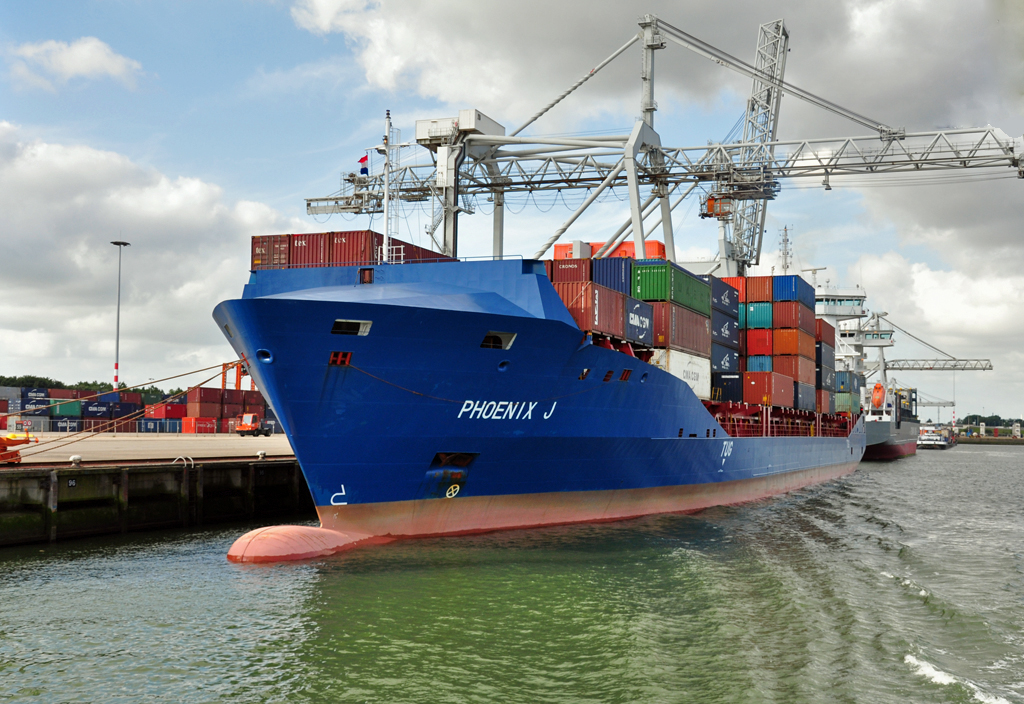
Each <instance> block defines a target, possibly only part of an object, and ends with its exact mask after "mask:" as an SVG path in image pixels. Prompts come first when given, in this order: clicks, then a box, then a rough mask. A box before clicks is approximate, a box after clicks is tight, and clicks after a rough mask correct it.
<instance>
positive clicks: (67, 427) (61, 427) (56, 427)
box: [50, 418, 82, 433]
mask: <svg viewBox="0 0 1024 704" xmlns="http://www.w3.org/2000/svg"><path fill="white" fill-rule="evenodd" d="M50 426H51V429H52V430H53V431H54V432H55V433H77V432H80V431H81V430H82V421H81V419H79V418H55V419H54V420H52V421H50Z"/></svg>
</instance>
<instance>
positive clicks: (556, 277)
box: [551, 259, 593, 283]
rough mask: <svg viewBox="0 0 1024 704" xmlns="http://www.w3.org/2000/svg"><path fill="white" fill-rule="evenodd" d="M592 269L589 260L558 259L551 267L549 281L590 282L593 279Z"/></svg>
mask: <svg viewBox="0 0 1024 704" xmlns="http://www.w3.org/2000/svg"><path fill="white" fill-rule="evenodd" d="M592 268H593V262H592V261H591V260H590V259H559V260H557V261H556V262H555V263H554V266H553V267H552V271H551V281H552V282H555V283H562V282H564V281H590V280H592V279H593V275H592Z"/></svg>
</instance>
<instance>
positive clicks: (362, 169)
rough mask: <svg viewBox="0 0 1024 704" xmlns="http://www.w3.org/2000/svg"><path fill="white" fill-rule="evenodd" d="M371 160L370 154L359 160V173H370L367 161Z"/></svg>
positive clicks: (364, 174)
mask: <svg viewBox="0 0 1024 704" xmlns="http://www.w3.org/2000/svg"><path fill="white" fill-rule="evenodd" d="M369 160H370V157H369V155H366V154H364V155H363V158H362V159H360V160H359V173H360V174H361V175H363V176H368V175H369V174H370V169H369V168H368V167H367V165H366V164H367V162H368V161H369Z"/></svg>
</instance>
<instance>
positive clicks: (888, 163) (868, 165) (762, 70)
mask: <svg viewBox="0 0 1024 704" xmlns="http://www.w3.org/2000/svg"><path fill="white" fill-rule="evenodd" d="M639 24H640V27H641V32H640V33H639V34H637V35H634V37H632V38H631V39H630V40H629V41H627V42H626V44H624V45H623V46H622V47H620V48H619V49H618V50H617V51H615V52H614V53H613V54H612V55H611V56H610V57H608V58H607V59H606V60H605V61H604V62H602V63H601V64H599V65H598V66H597V67H596V68H595V69H593V70H592V71H591V73H590V74H587V76H584V77H583V78H582V79H580V80H578V81H577V82H576V83H575V84H574V85H573V86H572V87H571V88H570V89H569V90H568V91H566V92H564V93H563V94H562V95H561V96H559V97H558V98H557V99H556V100H555V101H554V102H552V103H550V104H549V105H547V106H546V107H545V108H543V109H542V110H541V111H540V112H538V113H537V114H536V115H535V116H534V117H533V118H531V120H530V121H528V122H527V123H526V124H524V125H523V126H522V127H520V128H519V129H517V130H516V131H515V132H513V133H512V134H511V135H506V134H505V130H504V127H501V125H498V124H497V123H496V122H494V121H493V120H490V118H487V117H486V116H483V115H482V114H481V113H479V112H477V111H473V110H464V111H461V112H460V118H446V119H444V120H433V121H421V122H425V123H427V122H429V123H430V125H431V126H432V127H431V131H430V132H429V134H427V133H425V134H424V137H423V139H421V138H420V122H418V123H417V142H418V143H420V144H422V145H423V146H425V147H427V148H428V149H430V150H431V151H432V152H433V155H432V156H431V159H430V161H429V162H425V163H421V164H407V165H401V166H398V165H397V164H396V165H394V167H393V168H390V173H389V176H388V178H387V184H388V186H389V188H388V190H389V191H390V193H391V195H390V199H389V200H390V201H391V202H393V201H394V200H396V199H397V200H402V201H406V202H423V201H428V200H431V199H433V198H437V199H438V200H439V201H440V202H441V208H440V210H439V211H438V212H437V213H436V214H435V216H434V223H433V227H437V226H438V225H439V224H440V223H441V222H442V221H443V223H444V230H445V234H444V248H443V249H444V250H445V252H446V253H449V254H454V253H455V251H456V232H457V215H458V212H459V211H460V210H466V209H467V208H468V207H469V206H468V202H467V200H466V199H467V198H469V199H472V198H473V197H474V196H478V195H483V196H486V197H488V198H489V199H491V200H493V202H494V204H495V212H494V254H495V256H496V257H500V256H502V244H501V243H502V239H501V238H502V234H501V233H502V228H503V225H502V218H503V217H504V215H503V213H504V207H503V205H504V199H505V197H506V196H508V195H510V194H515V193H536V192H544V191H550V192H554V191H562V190H572V189H585V190H588V191H591V195H593V189H596V188H600V189H602V190H614V189H617V188H618V189H621V188H623V187H625V188H626V192H627V193H628V196H629V200H630V213H631V221H632V222H631V226H632V230H633V234H634V237H636V239H637V243H638V246H639V247H641V248H642V247H643V238H644V236H645V235H644V231H645V228H644V227H643V226H642V223H643V220H644V219H645V218H647V217H649V216H650V215H651V214H652V213H653V212H655V211H656V210H658V209H657V208H650V209H649V208H647V207H645V206H642V205H641V203H642V202H643V201H644V198H645V197H647V196H654V197H655V198H656V199H658V200H660V202H661V208H660V211H661V218H662V221H663V225H662V227H663V229H664V233H665V239H666V244H667V245H669V246H671V244H672V243H671V239H672V234H671V233H672V223H671V208H672V207H673V206H672V205H671V204H670V202H669V198H668V194H669V193H670V192H671V191H672V190H674V189H676V188H678V187H679V186H680V184H684V183H685V184H687V185H688V186H690V187H691V190H692V187H693V186H697V185H699V186H701V187H702V188H704V189H707V190H709V191H712V192H713V193H715V194H722V195H723V196H724V197H726V198H727V199H729V201H730V212H729V214H728V219H729V221H731V223H732V225H733V229H732V233H731V235H730V236H728V237H724V236H723V237H722V238H721V241H722V243H723V244H721V245H720V251H719V260H720V262H719V263H720V265H721V264H725V267H724V268H722V269H721V270H720V271H719V274H730V273H736V274H742V273H745V270H746V268H747V267H748V266H750V265H752V264H756V263H758V262H759V260H760V253H761V238H762V234H763V231H764V226H763V223H764V213H765V204H766V202H767V201H769V200H771V199H773V198H775V196H776V194H777V193H778V190H779V187H780V181H781V180H783V179H792V178H821V179H822V183H823V185H824V187H825V188H826V190H828V189H830V188H831V185H830V179H831V178H835V177H837V176H866V175H871V176H872V177H873V178H874V177H877V176H884V175H899V174H907V173H912V174H920V175H929V174H938V173H943V172H950V171H953V170H968V172H971V171H972V170H977V169H992V168H1011V169H1015V170H1016V176H1017V178H1021V179H1024V160H1022V159H1021V154H1022V153H1024V137H1018V138H1011V137H1009V136H1008V135H1006V134H1005V133H1004V132H1003V131H1002V130H999V129H997V128H994V127H991V126H986V127H982V128H976V129H954V130H937V131H925V132H910V133H908V132H906V131H905V130H903V129H902V128H901V129H894V128H892V127H889V126H888V125H886V124H884V123H882V122H881V121H878V120H875V119H872V118H868V117H866V116H864V115H862V114H860V113H856V112H854V111H852V110H849V109H847V108H843V107H842V106H839V105H837V104H835V103H833V102H831V101H828V100H826V99H824V98H821V97H819V96H817V95H814V94H813V93H810V92H809V91H806V90H803V89H801V88H797V87H796V86H793V85H792V84H789V83H786V82H785V81H784V78H783V76H784V70H785V61H786V53H787V48H788V32H787V31H786V28H785V25H784V23H783V22H782V20H778V21H776V22H772V23H767V24H765V25H761V31H760V34H759V40H758V54H757V58H756V60H755V65H751V64H747V63H745V62H743V61H741V60H739V59H737V58H736V57H733V56H731V55H729V54H727V53H725V52H723V51H721V50H719V49H716V48H715V47H712V46H711V45H710V44H708V43H706V42H703V41H701V40H699V39H697V38H696V37H693V36H692V35H689V34H687V33H685V32H683V31H682V30H680V29H678V28H676V27H673V26H672V25H670V24H668V23H666V22H664V21H662V20H659V19H658V18H657V17H655V16H653V15H645V16H644V17H643V18H642V19H641V20H640V23H639ZM663 37H667V38H669V39H670V40H672V41H673V42H675V43H677V44H680V45H682V46H684V47H686V48H688V49H691V50H693V51H695V52H697V53H698V54H700V55H702V56H705V57H707V58H709V59H711V60H714V61H716V62H718V63H720V64H722V65H723V66H726V67H728V68H730V69H732V70H736V71H739V72H740V73H742V74H744V75H747V76H749V77H751V78H752V79H753V81H754V83H753V89H752V94H751V99H750V101H749V102H748V105H747V110H746V113H745V122H744V131H743V138H742V140H741V141H739V142H735V143H728V144H707V145H701V146H695V147H666V146H662V144H661V139H660V136H659V135H658V133H657V132H655V131H654V127H653V124H654V118H653V116H654V111H655V110H657V103H656V102H655V101H654V52H655V51H656V50H659V49H661V48H663V47H664V45H665V43H664V40H663ZM639 39H642V40H643V41H642V42H640V43H641V45H642V50H643V52H644V59H643V62H642V65H643V69H642V72H641V84H642V91H641V93H642V100H641V110H642V113H643V119H642V120H640V121H638V123H637V125H636V126H635V127H634V128H633V130H632V133H631V134H630V135H621V134H620V135H598V136H595V135H587V136H585V137H557V136H550V137H532V136H531V137H524V136H520V134H519V133H520V131H521V130H522V129H523V128H524V127H526V125H528V124H530V123H531V122H532V121H533V120H534V119H536V118H539V117H540V116H541V115H543V114H544V113H545V112H547V111H548V110H549V109H551V108H552V107H554V106H555V105H557V104H558V103H559V102H560V101H561V100H562V99H564V98H565V97H566V96H567V95H569V94H570V93H572V92H573V91H574V90H575V89H576V88H578V87H579V86H580V85H582V84H583V83H584V82H585V81H586V80H587V79H588V78H589V77H590V76H591V75H593V73H596V72H597V71H598V70H600V69H601V68H603V67H604V66H606V65H607V64H608V63H609V62H611V61H612V60H614V59H615V57H617V56H619V55H620V54H622V53H623V52H625V51H626V49H627V48H629V47H630V46H632V45H633V44H635V43H637V42H638V40H639ZM783 93H785V94H788V95H793V96H795V97H798V98H800V99H802V100H805V101H807V102H809V103H811V104H814V105H817V106H818V107H820V108H823V109H825V110H828V111H830V112H833V113H835V114H839V115H842V116H844V117H847V118H848V119H850V120H853V121H855V122H857V123H858V124H861V125H863V126H866V127H869V128H870V129H872V130H873V131H875V134H873V135H869V136H862V137H840V138H832V139H813V140H782V141H780V140H777V139H776V131H777V125H778V114H779V101H780V99H781V96H782V94H783ZM464 114H465V115H467V116H470V117H472V116H473V115H474V114H475V116H476V120H477V121H480V123H481V124H483V125H484V128H480V125H478V124H476V123H475V122H474V123H473V124H472V125H470V124H462V123H461V122H460V121H461V116H462V115H464ZM471 121H472V120H471ZM623 164H624V165H625V166H624V168H622V166H621V165H623ZM384 184H385V179H384V176H383V175H382V174H377V175H363V174H360V175H357V174H355V173H350V174H348V176H346V177H345V178H344V179H343V185H342V188H341V190H340V191H339V192H338V193H336V194H334V195H331V196H327V197H323V198H307V199H306V212H307V213H308V214H310V215H331V214H335V213H362V214H370V213H379V212H382V211H383V209H384V200H385V198H384V190H385V189H384ZM641 189H643V190H644V191H646V193H642V192H641ZM684 190H686V189H684ZM620 192H621V191H620ZM687 192H689V191H687ZM460 198H461V199H462V204H461V205H460V204H459V199H460ZM594 200H596V197H595V198H588V199H587V200H586V201H585V205H584V206H582V207H581V208H580V210H579V211H577V212H576V213H574V215H573V218H571V220H575V219H576V218H578V217H579V215H580V214H581V213H582V210H583V209H585V207H586V206H587V205H589V204H590V203H592V202H593V201H594ZM732 202H735V203H737V204H738V206H737V207H736V208H735V209H731V204H732ZM467 212H469V211H468V210H467ZM720 219H721V218H720ZM570 224H571V222H569V223H568V224H567V225H565V226H564V227H563V228H561V229H560V230H559V231H558V232H557V233H556V235H555V236H554V237H553V238H551V239H550V240H549V242H554V240H556V239H557V238H558V236H560V235H561V233H562V232H564V231H565V229H566V228H567V227H568V226H569V225H570ZM429 229H433V228H429ZM669 258H670V259H671V258H674V254H670V257H669ZM716 268H720V267H716Z"/></svg>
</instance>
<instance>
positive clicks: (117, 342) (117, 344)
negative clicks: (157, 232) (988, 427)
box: [110, 240, 132, 393]
mask: <svg viewBox="0 0 1024 704" xmlns="http://www.w3.org/2000/svg"><path fill="white" fill-rule="evenodd" d="M110 244H112V245H114V246H115V247H117V328H116V332H115V333H114V392H115V393H116V392H117V388H118V387H117V384H118V379H117V374H118V363H119V362H120V356H121V250H122V249H124V248H125V247H131V246H132V245H131V243H130V242H122V241H120V240H117V241H116V242H111V243H110Z"/></svg>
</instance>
